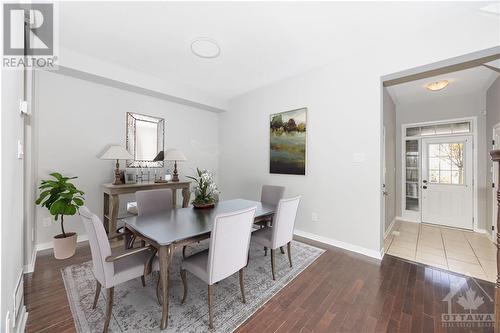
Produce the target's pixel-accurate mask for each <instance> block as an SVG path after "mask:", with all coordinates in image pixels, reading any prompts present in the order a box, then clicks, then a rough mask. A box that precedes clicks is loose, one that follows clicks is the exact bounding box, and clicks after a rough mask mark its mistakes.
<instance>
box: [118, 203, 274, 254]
mask: <svg viewBox="0 0 500 333" xmlns="http://www.w3.org/2000/svg"><path fill="white" fill-rule="evenodd" d="M254 206H255V207H257V211H256V213H255V217H256V218H257V217H261V216H266V215H270V214H273V213H274V211H275V210H276V207H274V206H269V205H263V204H262V203H260V202H259V201H251V200H245V199H233V200H224V201H220V202H219V203H217V204H216V205H215V207H214V208H209V209H194V208H192V207H188V208H177V209H172V210H171V211H168V212H161V213H156V214H147V215H141V216H133V217H128V218H126V219H124V222H125V226H126V227H127V228H128V229H131V230H132V231H134V232H136V233H139V234H141V235H143V236H145V237H147V238H148V239H150V240H153V241H155V242H156V243H157V244H158V245H160V246H163V245H169V244H172V243H175V242H179V241H182V240H185V239H189V238H193V237H197V236H200V235H203V234H207V233H210V232H211V231H212V226H213V223H214V219H215V216H216V215H218V214H223V213H229V212H234V211H237V210H241V209H245V208H250V207H254Z"/></svg>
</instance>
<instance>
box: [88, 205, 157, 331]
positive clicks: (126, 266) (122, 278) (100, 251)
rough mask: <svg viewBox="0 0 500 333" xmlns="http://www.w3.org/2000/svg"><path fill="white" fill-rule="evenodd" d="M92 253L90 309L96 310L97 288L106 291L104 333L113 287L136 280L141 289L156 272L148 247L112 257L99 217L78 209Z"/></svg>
mask: <svg viewBox="0 0 500 333" xmlns="http://www.w3.org/2000/svg"><path fill="white" fill-rule="evenodd" d="M80 216H81V217H82V220H83V223H84V225H85V229H86V231H87V235H88V237H89V244H90V251H91V253H92V272H93V273H94V277H95V278H96V280H97V287H96V293H95V298H94V303H93V306H92V308H94V309H95V308H96V306H97V301H98V300H99V294H100V292H101V288H104V289H106V290H107V299H106V301H107V306H106V318H105V321H104V332H107V331H108V327H109V321H110V319H111V311H112V309H113V294H114V287H115V286H117V285H119V284H121V283H123V282H127V281H129V280H132V279H135V278H138V277H140V278H141V280H142V284H143V286H145V285H146V282H145V276H146V275H147V274H149V273H150V272H151V271H152V270H155V271H157V270H158V269H159V264H158V259H157V258H156V257H155V251H154V250H153V249H152V248H150V247H141V248H135V249H130V250H126V251H124V252H122V253H119V254H116V255H113V254H112V253H111V246H110V245H109V240H108V236H107V234H106V231H105V230H104V225H103V224H102V222H101V220H100V219H99V217H97V216H96V215H95V214H93V213H92V212H91V211H90V210H89V209H88V208H87V207H85V206H83V207H81V208H80Z"/></svg>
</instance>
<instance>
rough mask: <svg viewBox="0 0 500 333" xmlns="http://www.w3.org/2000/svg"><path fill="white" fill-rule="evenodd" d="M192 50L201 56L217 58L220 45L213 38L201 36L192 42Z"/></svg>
mask: <svg viewBox="0 0 500 333" xmlns="http://www.w3.org/2000/svg"><path fill="white" fill-rule="evenodd" d="M191 52H193V54H194V55H196V56H198V57H200V58H206V59H212V58H217V57H218V56H219V54H220V47H219V44H217V42H216V41H215V40H213V39H211V38H207V37H199V38H196V39H195V40H193V41H192V42H191Z"/></svg>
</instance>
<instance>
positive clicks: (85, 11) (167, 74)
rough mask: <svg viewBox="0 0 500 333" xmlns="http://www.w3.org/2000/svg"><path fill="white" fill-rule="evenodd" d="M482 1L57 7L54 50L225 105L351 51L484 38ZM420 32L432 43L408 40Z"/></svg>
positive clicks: (395, 51) (489, 20)
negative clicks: (198, 44) (201, 44)
mask: <svg viewBox="0 0 500 333" xmlns="http://www.w3.org/2000/svg"><path fill="white" fill-rule="evenodd" d="M486 4H488V3H485V2H423V3H417V2H406V3H397V2H385V3H380V2H379V3H376V2H354V3H353V2H351V3H348V2H329V3H327V2H321V3H319V2H61V3H60V8H59V17H60V21H59V22H60V29H59V30H60V44H61V45H62V46H63V47H65V48H67V49H70V50H73V51H75V52H79V53H82V54H85V55H88V56H92V57H97V58H100V59H102V60H104V61H108V62H113V63H115V64H118V65H121V66H124V67H126V68H129V69H132V70H136V71H139V72H142V73H146V74H149V75H152V76H155V77H157V78H159V79H162V80H168V81H169V82H178V83H182V84H185V85H189V86H192V87H193V88H196V89H199V90H200V91H204V92H206V93H208V94H211V95H213V96H216V97H218V98H224V99H231V98H234V97H236V96H238V95H240V94H242V93H245V92H247V91H250V90H253V89H255V88H258V87H261V86H264V85H267V84H269V83H272V82H275V81H278V80H281V79H284V78H287V77H290V76H293V75H296V74H299V73H302V72H305V71H307V70H309V69H312V68H316V67H319V66H321V65H324V64H326V63H335V61H336V60H339V59H342V58H345V57H349V55H350V54H364V53H366V59H367V61H370V59H371V55H372V54H373V53H374V52H377V51H378V50H386V51H387V50H391V51H390V53H389V54H390V55H391V56H393V57H397V56H404V54H405V52H412V50H415V51H417V50H423V49H426V50H429V52H432V49H433V48H437V47H441V46H442V45H443V40H445V39H446V38H447V36H450V35H453V34H454V33H455V34H456V31H466V32H467V33H468V32H469V31H470V34H471V35H470V36H468V35H467V33H466V34H465V35H464V36H463V38H475V39H477V38H481V37H482V36H480V35H479V36H478V34H477V33H475V32H477V31H491V30H492V29H497V30H498V22H499V18H498V16H495V15H490V14H487V13H484V12H481V11H480V10H479V9H480V8H481V7H483V6H484V5H486ZM423 18H425V19H423ZM444 18H445V20H443V19H444ZM436 27H438V29H437V30H436ZM422 35H425V36H428V38H427V37H426V38H425V39H422V38H413V37H414V36H422ZM200 36H205V37H210V38H213V39H215V40H217V41H218V43H219V44H220V46H221V55H220V57H218V58H216V59H200V58H197V57H195V56H194V55H193V54H191V52H190V42H191V41H192V40H193V39H194V38H196V37H200ZM386 53H387V52H386Z"/></svg>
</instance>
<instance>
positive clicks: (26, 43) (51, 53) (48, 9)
mask: <svg viewBox="0 0 500 333" xmlns="http://www.w3.org/2000/svg"><path fill="white" fill-rule="evenodd" d="M2 9H3V58H2V67H3V68H4V69H24V68H26V69H32V68H44V69H57V68H56V65H57V56H56V52H55V51H56V46H57V43H56V38H55V37H56V34H55V32H56V29H55V19H54V18H55V16H54V4H52V3H4V4H3V8H2Z"/></svg>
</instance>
